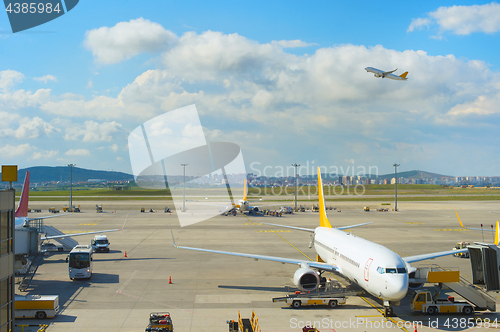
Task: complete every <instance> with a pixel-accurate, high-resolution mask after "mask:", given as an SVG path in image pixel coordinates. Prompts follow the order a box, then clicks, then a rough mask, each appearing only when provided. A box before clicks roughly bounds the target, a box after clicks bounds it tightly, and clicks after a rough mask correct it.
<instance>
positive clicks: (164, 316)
mask: <svg viewBox="0 0 500 332" xmlns="http://www.w3.org/2000/svg"><path fill="white" fill-rule="evenodd" d="M173 330H174V324H172V318H171V317H170V313H169V312H152V313H151V314H150V315H149V324H148V326H147V327H146V332H150V331H157V332H172V331H173Z"/></svg>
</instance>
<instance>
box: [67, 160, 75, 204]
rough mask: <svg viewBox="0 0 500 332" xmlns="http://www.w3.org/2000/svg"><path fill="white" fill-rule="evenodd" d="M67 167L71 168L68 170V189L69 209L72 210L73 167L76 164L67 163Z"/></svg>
mask: <svg viewBox="0 0 500 332" xmlns="http://www.w3.org/2000/svg"><path fill="white" fill-rule="evenodd" d="M68 166H69V169H70V170H71V172H70V174H71V175H70V179H71V180H70V187H69V188H70V189H69V211H70V212H73V167H75V166H76V164H68Z"/></svg>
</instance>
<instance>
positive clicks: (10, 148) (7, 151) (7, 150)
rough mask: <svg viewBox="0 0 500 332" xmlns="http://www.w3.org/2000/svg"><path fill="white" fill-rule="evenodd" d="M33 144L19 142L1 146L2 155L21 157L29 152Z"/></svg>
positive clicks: (0, 152)
mask: <svg viewBox="0 0 500 332" xmlns="http://www.w3.org/2000/svg"><path fill="white" fill-rule="evenodd" d="M31 149H32V148H31V146H30V145H29V144H28V143H26V144H19V145H16V146H14V145H10V144H6V145H4V146H1V147H0V156H2V157H3V158H7V159H8V158H13V157H20V156H23V155H25V154H26V153H27V152H29V151H30V150H31Z"/></svg>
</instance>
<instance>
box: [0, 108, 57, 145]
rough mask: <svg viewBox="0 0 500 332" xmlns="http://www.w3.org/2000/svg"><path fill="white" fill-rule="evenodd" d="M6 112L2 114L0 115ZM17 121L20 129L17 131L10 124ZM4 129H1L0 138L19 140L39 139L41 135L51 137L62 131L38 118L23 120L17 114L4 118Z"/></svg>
mask: <svg viewBox="0 0 500 332" xmlns="http://www.w3.org/2000/svg"><path fill="white" fill-rule="evenodd" d="M3 113H6V112H0V115H2V114H3ZM13 120H15V121H16V122H17V123H18V124H19V127H18V128H17V129H12V128H10V124H9V122H13ZM3 124H4V126H5V125H7V126H5V127H4V128H0V137H8V136H10V137H15V138H18V139H30V138H38V137H40V135H41V133H42V132H43V133H45V135H47V136H49V135H50V134H52V133H54V132H58V131H60V129H58V128H56V127H54V126H53V125H52V124H50V123H48V122H46V121H44V120H42V119H41V118H39V117H38V116H36V117H34V118H32V119H30V118H27V117H25V118H21V117H20V116H19V115H17V114H15V115H14V116H12V115H10V116H6V117H5V118H3Z"/></svg>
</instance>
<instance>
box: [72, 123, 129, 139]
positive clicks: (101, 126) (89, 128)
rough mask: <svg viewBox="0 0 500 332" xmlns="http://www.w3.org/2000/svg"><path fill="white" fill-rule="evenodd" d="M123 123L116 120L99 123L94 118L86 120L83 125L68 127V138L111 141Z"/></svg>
mask: <svg viewBox="0 0 500 332" xmlns="http://www.w3.org/2000/svg"><path fill="white" fill-rule="evenodd" d="M121 128H122V125H121V124H120V123H118V122H116V121H112V122H103V123H98V122H95V121H92V120H88V121H85V123H84V124H83V126H73V127H69V128H66V135H64V139H66V140H78V139H80V137H82V142H99V141H111V140H112V139H113V135H112V134H114V133H116V132H118V131H119V130H120V129H121Z"/></svg>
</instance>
